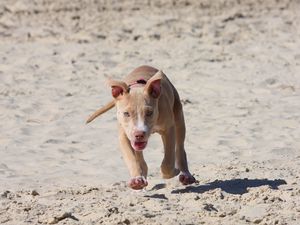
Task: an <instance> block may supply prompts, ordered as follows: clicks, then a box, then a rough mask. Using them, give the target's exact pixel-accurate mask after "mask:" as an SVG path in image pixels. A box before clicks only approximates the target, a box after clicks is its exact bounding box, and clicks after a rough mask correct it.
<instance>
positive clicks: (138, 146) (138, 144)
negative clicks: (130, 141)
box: [134, 142, 147, 150]
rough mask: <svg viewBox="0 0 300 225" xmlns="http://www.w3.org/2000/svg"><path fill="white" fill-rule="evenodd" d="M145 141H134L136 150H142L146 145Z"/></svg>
mask: <svg viewBox="0 0 300 225" xmlns="http://www.w3.org/2000/svg"><path fill="white" fill-rule="evenodd" d="M146 144H147V142H134V147H135V149H136V150H143V149H144V148H145V147H146Z"/></svg>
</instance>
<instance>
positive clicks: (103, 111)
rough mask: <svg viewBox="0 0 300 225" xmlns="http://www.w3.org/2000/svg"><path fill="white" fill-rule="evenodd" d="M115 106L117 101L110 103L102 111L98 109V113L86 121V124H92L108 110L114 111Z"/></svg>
mask: <svg viewBox="0 0 300 225" xmlns="http://www.w3.org/2000/svg"><path fill="white" fill-rule="evenodd" d="M114 106H115V100H112V101H110V102H109V103H107V104H106V105H105V106H103V107H102V108H101V109H98V110H97V111H96V112H94V113H93V114H92V115H91V116H90V117H89V118H88V120H87V121H86V123H89V122H92V121H93V120H94V119H95V118H97V117H98V116H100V115H101V114H103V113H105V112H107V111H108V110H110V109H112V108H113V107H114Z"/></svg>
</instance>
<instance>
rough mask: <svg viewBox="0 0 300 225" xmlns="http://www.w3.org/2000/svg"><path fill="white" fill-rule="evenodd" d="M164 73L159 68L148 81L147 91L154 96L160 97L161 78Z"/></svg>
mask: <svg viewBox="0 0 300 225" xmlns="http://www.w3.org/2000/svg"><path fill="white" fill-rule="evenodd" d="M163 75H164V74H163V72H162V71H161V70H159V71H158V72H157V73H156V74H154V75H153V77H151V78H150V79H149V80H148V81H147V84H146V86H145V92H146V93H147V94H148V95H150V96H151V97H153V98H158V97H159V96H160V94H161V80H162V78H163Z"/></svg>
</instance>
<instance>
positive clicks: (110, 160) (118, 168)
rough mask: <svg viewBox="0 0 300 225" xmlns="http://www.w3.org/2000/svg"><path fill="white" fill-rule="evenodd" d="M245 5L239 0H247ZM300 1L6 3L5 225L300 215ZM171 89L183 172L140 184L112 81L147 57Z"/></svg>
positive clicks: (0, 170)
mask: <svg viewBox="0 0 300 225" xmlns="http://www.w3.org/2000/svg"><path fill="white" fill-rule="evenodd" d="M239 2H241V3H239ZM299 11H300V3H299V1H297V0H294V1H292V0H290V1H288V0H283V1H278V2H277V1H275V0H274V1H273V0H266V1H255V0H248V1H234V0H217V1H208V0H207V1H205V0H200V1H197V0H185V1H183V0H182V1H174V0H173V1H171V0H169V1H167V0H165V1H163V0H149V1H144V2H142V1H134V0H128V1H105V0H103V1H101V0H99V1H87V0H86V1H79V0H77V1H66V0H65V1H64V0H55V1H51V0H2V1H1V2H0V112H1V113H0V121H1V122H0V224H12V225H16V224H127V225H128V224H170V225H177V224H178V225H179V224H185V225H186V224H281V225H283V224H289V225H290V224H293V225H296V224H299V221H300V178H299V174H300V51H299V49H300V14H299ZM144 64H147V65H151V66H154V67H156V68H159V69H162V70H163V71H164V72H165V73H166V74H167V75H168V77H169V79H170V80H171V81H172V83H173V84H174V86H175V87H176V88H177V90H178V92H179V94H180V97H181V99H182V102H183V107H184V113H185V121H186V127H187V137H186V143H185V145H186V151H187V155H188V161H189V167H190V170H191V172H192V173H193V174H194V176H195V177H196V179H197V180H198V181H199V183H197V184H194V185H191V186H182V185H180V183H179V181H178V179H177V178H173V179H170V180H163V179H162V178H161V175H160V163H161V160H162V157H163V152H162V150H163V149H162V143H161V140H160V137H159V135H156V134H154V135H153V136H152V137H151V138H150V143H149V144H148V147H147V149H146V150H145V158H146V161H147V163H148V166H149V178H148V182H149V186H148V187H147V188H146V189H145V190H142V191H133V190H131V189H129V188H128V187H127V185H126V182H127V180H128V179H129V174H128V171H127V168H126V166H125V164H124V162H123V159H122V156H121V154H120V151H119V146H118V136H117V134H118V132H117V122H116V116H115V110H111V111H109V112H107V113H106V114H104V115H102V116H101V117H99V118H97V119H96V120H95V121H93V122H92V123H91V124H88V125H86V124H85V120H86V119H87V118H88V116H89V115H91V113H93V112H94V110H96V109H98V108H99V107H101V106H102V105H104V104H105V103H107V102H108V101H110V100H111V98H112V97H111V94H110V89H109V87H107V86H106V84H105V81H106V80H107V79H108V78H115V79H121V78H122V77H123V76H125V75H126V74H128V73H129V72H130V71H132V70H133V69H134V68H136V67H138V66H140V65H144Z"/></svg>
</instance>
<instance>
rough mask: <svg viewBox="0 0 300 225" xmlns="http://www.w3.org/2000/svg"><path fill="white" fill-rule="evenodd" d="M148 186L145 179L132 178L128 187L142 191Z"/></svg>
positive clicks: (141, 177)
mask: <svg viewBox="0 0 300 225" xmlns="http://www.w3.org/2000/svg"><path fill="white" fill-rule="evenodd" d="M147 185H148V182H147V180H146V178H145V177H143V176H140V177H134V178H131V179H130V181H129V182H128V186H129V187H130V188H132V189H134V190H141V189H143V188H144V187H146V186H147Z"/></svg>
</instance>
